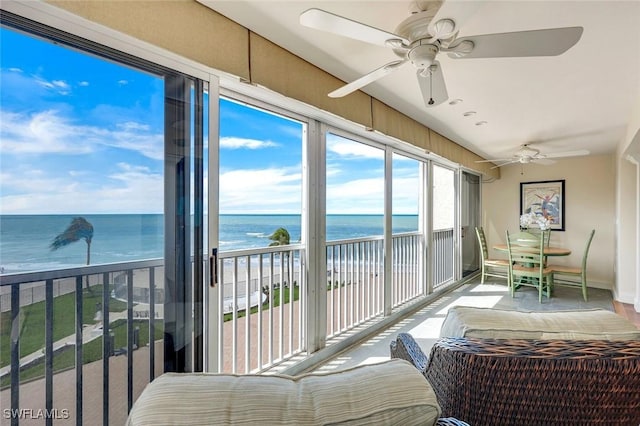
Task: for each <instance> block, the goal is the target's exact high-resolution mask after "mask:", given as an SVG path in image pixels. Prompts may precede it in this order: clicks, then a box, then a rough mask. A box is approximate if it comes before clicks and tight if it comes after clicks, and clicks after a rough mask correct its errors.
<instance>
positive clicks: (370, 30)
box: [300, 0, 582, 107]
mask: <svg viewBox="0 0 640 426" xmlns="http://www.w3.org/2000/svg"><path fill="white" fill-rule="evenodd" d="M441 5H442V0H430V1H414V2H413V3H412V6H411V8H410V11H411V12H412V14H411V16H409V17H408V18H406V19H405V20H404V21H402V22H401V23H400V24H399V25H398V26H397V27H396V29H395V31H394V32H393V33H390V32H387V31H384V30H381V29H379V28H375V27H371V26H369V25H366V24H363V23H361V22H357V21H354V20H351V19H348V18H345V17H342V16H339V15H335V14H333V13H330V12H327V11H324V10H321V9H309V10H307V11H305V12H303V13H302V14H301V15H300V23H301V24H302V25H304V26H306V27H309V28H314V29H318V30H323V31H327V32H330V33H334V34H338V35H341V36H344V37H349V38H352V39H355V40H360V41H364V42H367V43H371V44H375V45H379V46H384V47H388V48H391V49H393V52H394V53H395V54H396V55H397V56H398V57H399V59H398V60H396V61H392V62H389V63H388V64H385V65H383V66H382V67H380V68H378V69H376V70H374V71H372V72H370V73H368V74H366V75H364V76H362V77H360V78H358V79H357V80H355V81H352V82H351V83H349V84H347V85H345V86H342V87H340V88H338V89H337V90H334V91H333V92H331V93H329V96H330V97H332V98H339V97H342V96H345V95H348V94H349V93H351V92H354V91H356V90H358V89H360V88H362V87H364V86H366V85H367V84H369V83H372V82H374V81H376V80H378V79H379V78H382V77H383V76H385V75H387V74H390V73H392V72H393V71H395V70H397V69H398V68H400V67H401V66H403V65H404V64H406V63H409V62H410V63H411V64H412V65H413V66H414V67H415V68H416V69H417V71H416V75H417V78H418V83H419V85H420V91H421V92H422V96H423V98H424V102H425V105H426V106H427V107H431V106H435V105H438V104H441V103H442V102H444V101H445V100H447V99H448V94H447V88H446V85H445V82H444V77H443V73H442V68H441V66H440V62H439V61H437V60H436V56H437V55H438V54H439V53H440V52H446V53H448V54H449V57H451V58H454V59H460V58H498V57H525V56H556V55H560V54H562V53H564V52H565V51H567V50H568V49H569V48H571V47H572V46H573V45H574V44H576V43H577V42H578V40H579V39H580V37H581V36H582V27H564V28H550V29H542V30H532V31H518V32H510V33H497V34H485V35H476V36H465V37H458V28H457V26H456V23H455V21H454V20H453V19H449V18H443V19H438V20H437V21H435V22H434V18H435V15H436V13H437V12H438V10H439V9H440V6H441Z"/></svg>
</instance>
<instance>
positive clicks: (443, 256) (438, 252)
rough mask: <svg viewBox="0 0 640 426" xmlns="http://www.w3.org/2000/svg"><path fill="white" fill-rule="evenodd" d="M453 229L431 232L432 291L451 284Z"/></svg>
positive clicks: (452, 276)
mask: <svg viewBox="0 0 640 426" xmlns="http://www.w3.org/2000/svg"><path fill="white" fill-rule="evenodd" d="M454 248H455V245H454V241H453V228H448V229H438V230H435V231H433V249H432V250H433V289H434V290H437V289H439V288H442V287H444V286H445V285H447V284H449V283H453V280H454V274H453V269H454V268H453V267H454Z"/></svg>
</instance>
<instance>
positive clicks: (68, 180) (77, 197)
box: [0, 163, 164, 214]
mask: <svg viewBox="0 0 640 426" xmlns="http://www.w3.org/2000/svg"><path fill="white" fill-rule="evenodd" d="M118 169H119V170H118V171H116V172H114V173H111V174H109V175H106V176H104V178H103V179H101V180H99V181H98V183H96V182H95V181H91V180H88V179H84V177H86V175H87V174H88V173H82V174H83V175H84V176H80V177H78V175H77V174H76V173H67V174H59V173H55V174H54V173H49V172H47V171H45V170H35V169H34V170H29V171H26V172H24V173H22V172H18V171H15V172H12V173H4V172H3V174H2V179H3V185H6V186H7V187H8V188H11V193H10V194H5V193H3V194H2V195H1V196H0V206H1V207H0V212H1V213H2V214H34V213H49V214H77V213H79V212H80V213H118V212H127V213H161V212H162V211H163V199H164V189H163V188H164V179H163V176H162V174H161V173H153V172H151V171H150V170H149V169H148V168H146V167H142V166H137V165H131V164H128V163H119V164H118Z"/></svg>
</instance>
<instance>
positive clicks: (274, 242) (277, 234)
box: [269, 227, 291, 287]
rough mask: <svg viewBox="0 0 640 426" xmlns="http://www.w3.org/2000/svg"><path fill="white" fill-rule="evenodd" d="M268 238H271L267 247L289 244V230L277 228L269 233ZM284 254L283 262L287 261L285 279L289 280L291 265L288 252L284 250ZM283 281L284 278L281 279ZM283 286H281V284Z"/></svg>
mask: <svg viewBox="0 0 640 426" xmlns="http://www.w3.org/2000/svg"><path fill="white" fill-rule="evenodd" d="M269 239H270V240H271V243H270V244H269V247H271V246H287V245H289V242H290V239H291V237H290V236H289V231H287V230H286V228H282V227H280V228H278V229H276V230H275V231H274V232H273V234H271V235H269ZM284 256H285V262H287V280H288V281H291V279H290V277H291V270H290V269H291V265H289V253H288V252H285V254H284ZM283 283H284V280H283ZM281 287H283V286H281Z"/></svg>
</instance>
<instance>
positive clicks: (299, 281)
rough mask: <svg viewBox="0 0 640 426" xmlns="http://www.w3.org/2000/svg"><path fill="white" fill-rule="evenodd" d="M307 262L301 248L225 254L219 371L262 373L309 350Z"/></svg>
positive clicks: (222, 275) (221, 258)
mask: <svg viewBox="0 0 640 426" xmlns="http://www.w3.org/2000/svg"><path fill="white" fill-rule="evenodd" d="M303 260H304V252H303V246H301V245H287V246H275V247H267V248H258V249H247V250H232V251H227V252H223V253H221V254H220V257H219V265H220V270H219V272H220V274H219V276H220V277H221V285H219V286H218V292H219V293H218V300H219V303H220V305H219V312H220V321H219V322H218V327H219V328H218V336H219V340H218V371H221V372H230V373H250V372H259V371H262V370H265V369H267V368H269V367H271V366H273V365H276V364H278V363H280V362H282V361H284V360H287V359H289V358H291V357H293V356H295V355H297V354H299V353H300V352H301V351H302V350H303V349H304V335H303V331H304V321H305V315H304V310H305V306H306V291H307V290H306V278H305V277H306V275H305V273H304V269H305V268H304V265H303V263H302V262H303ZM247 312H250V314H249V315H247Z"/></svg>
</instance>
